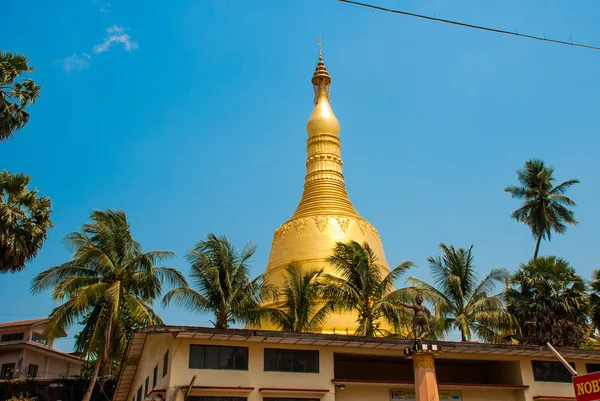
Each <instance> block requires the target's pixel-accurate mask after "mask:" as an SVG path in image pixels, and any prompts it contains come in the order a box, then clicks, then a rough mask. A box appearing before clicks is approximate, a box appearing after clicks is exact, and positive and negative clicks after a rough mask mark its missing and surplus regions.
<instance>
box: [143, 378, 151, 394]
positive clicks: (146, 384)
mask: <svg viewBox="0 0 600 401" xmlns="http://www.w3.org/2000/svg"><path fill="white" fill-rule="evenodd" d="M149 385H150V378H149V377H146V383H144V398H146V397H148V386H149Z"/></svg>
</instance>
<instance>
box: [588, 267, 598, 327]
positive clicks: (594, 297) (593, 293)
mask: <svg viewBox="0 0 600 401" xmlns="http://www.w3.org/2000/svg"><path fill="white" fill-rule="evenodd" d="M590 306H591V313H590V318H591V321H592V324H593V325H594V330H593V331H594V332H595V331H597V330H599V329H600V270H594V272H593V273H592V281H591V282H590ZM592 334H594V335H595V333H592Z"/></svg>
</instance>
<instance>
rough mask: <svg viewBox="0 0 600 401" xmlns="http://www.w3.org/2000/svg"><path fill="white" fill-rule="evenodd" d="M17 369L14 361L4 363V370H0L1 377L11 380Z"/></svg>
mask: <svg viewBox="0 0 600 401" xmlns="http://www.w3.org/2000/svg"><path fill="white" fill-rule="evenodd" d="M14 371H15V364H14V363H4V364H2V370H0V379H4V380H10V379H12V375H13V372H14Z"/></svg>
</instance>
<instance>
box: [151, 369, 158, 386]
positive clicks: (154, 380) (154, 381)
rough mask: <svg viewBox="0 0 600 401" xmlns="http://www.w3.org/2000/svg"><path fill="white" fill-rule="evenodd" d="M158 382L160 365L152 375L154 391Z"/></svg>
mask: <svg viewBox="0 0 600 401" xmlns="http://www.w3.org/2000/svg"><path fill="white" fill-rule="evenodd" d="M157 380H158V365H156V366H155V367H154V372H153V373H152V389H154V388H155V387H156V381H157Z"/></svg>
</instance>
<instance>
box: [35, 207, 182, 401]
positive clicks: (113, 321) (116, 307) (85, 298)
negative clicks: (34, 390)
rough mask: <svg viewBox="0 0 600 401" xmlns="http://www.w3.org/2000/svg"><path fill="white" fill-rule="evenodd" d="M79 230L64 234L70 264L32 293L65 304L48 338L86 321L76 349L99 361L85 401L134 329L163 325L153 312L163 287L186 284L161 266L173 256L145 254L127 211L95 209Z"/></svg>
mask: <svg viewBox="0 0 600 401" xmlns="http://www.w3.org/2000/svg"><path fill="white" fill-rule="evenodd" d="M90 219H91V222H89V223H86V224H84V225H83V227H82V229H81V231H78V232H73V233H71V234H68V235H67V236H66V243H67V246H68V247H69V248H70V250H71V251H72V253H73V255H72V258H71V260H69V261H68V262H66V263H64V264H62V265H59V266H55V267H52V268H50V269H48V270H46V271H43V272H42V273H40V274H38V275H37V276H36V277H35V278H34V280H33V286H32V291H33V293H34V294H35V293H39V292H42V291H45V290H48V289H51V290H52V298H53V299H54V300H55V301H57V302H64V303H62V304H61V305H60V306H58V307H56V308H54V310H53V311H52V313H51V314H50V316H49V322H48V323H47V324H46V332H45V336H46V337H48V338H50V339H52V338H56V337H57V336H58V335H59V334H60V333H61V332H63V331H66V330H67V329H68V328H69V327H70V326H72V325H73V324H75V323H77V322H79V321H82V322H83V323H84V327H83V330H82V331H81V332H80V333H79V335H78V336H77V341H76V344H75V350H76V351H77V352H80V353H81V354H82V355H83V356H84V357H86V358H92V359H94V358H95V359H96V366H95V369H94V376H93V377H92V380H91V383H90V388H89V389H88V393H86V396H85V397H84V400H89V397H91V390H92V389H93V386H94V384H95V381H96V376H97V375H98V371H99V370H100V369H102V374H101V384H102V385H103V384H104V380H105V379H106V376H107V375H106V373H107V372H108V371H110V369H111V365H112V362H113V360H114V359H115V358H118V359H119V360H120V358H121V356H122V355H123V352H124V351H125V347H126V344H127V339H128V336H129V335H130V332H131V329H132V328H133V327H141V326H149V325H154V324H162V320H161V319H160V317H159V316H158V314H157V313H156V312H155V311H154V309H153V308H152V302H153V301H154V300H155V299H156V298H157V297H159V296H160V294H161V291H162V287H163V284H164V283H167V284H169V285H173V286H180V285H185V284H187V283H186V281H185V278H184V277H183V276H182V275H181V274H180V273H179V272H178V271H177V270H175V269H172V268H168V267H159V266H157V263H160V262H162V261H164V260H166V259H169V258H172V257H173V256H174V254H173V253H172V252H166V251H151V252H144V251H143V250H142V247H141V245H140V244H139V243H138V242H136V241H135V240H134V239H133V237H132V235H131V230H130V226H129V223H128V222H127V218H126V216H125V213H124V212H123V211H119V210H116V211H114V210H110V209H109V210H106V211H100V210H96V211H94V212H92V213H91V215H90Z"/></svg>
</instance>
